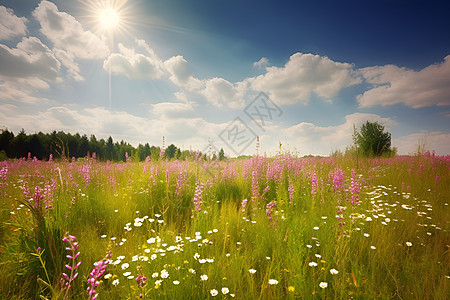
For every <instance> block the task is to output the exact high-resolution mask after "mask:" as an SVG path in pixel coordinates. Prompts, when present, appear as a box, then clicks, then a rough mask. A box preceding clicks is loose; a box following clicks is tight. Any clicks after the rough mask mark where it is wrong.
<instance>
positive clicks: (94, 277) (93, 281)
mask: <svg viewBox="0 0 450 300" xmlns="http://www.w3.org/2000/svg"><path fill="white" fill-rule="evenodd" d="M110 262H111V261H110V260H109V259H102V260H100V261H98V262H95V263H94V269H93V270H92V272H91V273H90V274H89V275H90V278H89V279H88V284H89V285H90V286H89V287H88V288H87V289H86V292H87V293H88V295H89V298H88V299H96V298H97V297H98V294H97V293H96V291H95V290H94V288H96V287H97V286H98V285H99V284H100V281H98V279H99V278H100V277H101V276H102V275H103V273H104V272H105V269H106V267H107V266H108V264H109V263H110Z"/></svg>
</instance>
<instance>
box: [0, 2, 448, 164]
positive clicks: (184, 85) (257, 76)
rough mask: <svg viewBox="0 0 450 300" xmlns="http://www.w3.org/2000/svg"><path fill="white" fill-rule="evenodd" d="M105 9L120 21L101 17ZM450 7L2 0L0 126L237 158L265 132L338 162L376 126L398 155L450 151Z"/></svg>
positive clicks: (270, 143)
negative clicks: (357, 135) (104, 22)
mask: <svg viewBox="0 0 450 300" xmlns="http://www.w3.org/2000/svg"><path fill="white" fill-rule="evenodd" d="M107 7H112V8H113V10H114V11H117V14H118V16H119V17H118V18H119V22H118V24H117V26H115V27H114V28H109V29H108V28H105V27H103V26H101V24H100V23H101V22H100V21H99V15H100V14H101V11H102V10H103V9H105V8H107ZM448 11H450V4H449V3H448V2H445V1H279V2H276V1H204V0H197V1H194V0H164V1H162V0H154V1H143V0H141V1H137V0H128V1H126V0H116V1H96V0H93V1H87V0H79V1H67V0H60V1H5V0H0V66H1V67H0V126H1V128H8V129H9V130H13V131H15V132H16V133H17V132H18V131H19V130H20V129H21V128H24V129H25V130H26V131H27V132H28V133H34V132H38V131H43V132H51V131H53V130H64V131H68V132H72V133H75V132H79V133H81V134H87V135H88V136H89V135H90V134H95V135H96V136H97V137H98V138H107V137H108V136H112V137H113V138H114V140H122V139H123V140H125V141H128V142H130V143H132V144H133V145H135V146H136V145H137V144H139V143H146V142H148V143H150V144H151V145H161V144H162V137H163V136H165V139H166V145H167V144H170V143H174V144H176V145H177V146H179V147H181V148H183V149H200V150H204V149H205V148H207V146H208V140H210V141H212V144H213V147H215V148H217V149H220V148H221V147H223V148H224V149H225V151H226V153H228V154H230V155H232V156H235V155H239V154H253V153H254V152H255V144H256V143H255V137H256V136H259V137H260V144H261V148H260V153H264V152H265V153H267V154H269V155H273V154H275V153H276V152H277V151H278V150H279V145H280V143H281V144H282V148H283V150H285V151H292V152H297V153H298V154H300V155H305V154H320V155H328V154H330V152H331V151H334V150H337V149H341V150H344V149H345V147H346V146H347V145H350V144H351V135H352V132H353V125H356V126H360V125H361V124H362V123H363V122H365V121H366V120H369V121H378V122H380V123H382V124H383V125H385V126H386V128H387V129H388V130H389V131H390V132H391V133H392V144H393V146H395V147H397V148H398V150H399V153H401V154H407V153H412V152H414V151H416V149H417V147H418V145H419V144H420V145H421V146H425V147H426V148H427V149H429V150H436V152H437V153H438V154H450V126H449V124H450V122H449V121H450V107H449V106H450V39H449V38H448V31H449V29H450V20H449V18H448V16H447V15H446V14H447V13H448ZM109 73H111V81H109ZM110 83H111V86H110V85H109V84H110ZM109 87H111V92H109ZM237 118H238V119H237ZM247 141H248V142H247Z"/></svg>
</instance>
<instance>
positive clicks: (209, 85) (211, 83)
mask: <svg viewBox="0 0 450 300" xmlns="http://www.w3.org/2000/svg"><path fill="white" fill-rule="evenodd" d="M245 91H246V84H245V83H244V82H238V83H234V84H233V83H231V82H229V81H227V80H225V79H223V78H217V77H215V78H212V79H208V80H206V81H205V88H204V89H203V90H202V91H201V93H202V94H203V95H204V96H205V97H206V99H207V100H208V101H209V102H211V103H212V104H213V105H215V106H217V107H223V104H226V105H227V106H229V107H230V108H233V109H240V108H243V107H244V106H245V101H244V98H243V96H244V93H245Z"/></svg>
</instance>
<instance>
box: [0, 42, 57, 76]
mask: <svg viewBox="0 0 450 300" xmlns="http://www.w3.org/2000/svg"><path fill="white" fill-rule="evenodd" d="M0 61H1V62H2V68H1V69H0V76H2V77H7V78H24V77H39V78H44V79H46V80H55V79H56V77H57V75H58V72H59V69H60V67H61V64H60V62H59V61H58V60H57V59H56V57H55V55H54V54H53V52H52V51H51V50H50V49H49V48H48V47H47V46H46V45H44V44H43V43H42V42H41V41H40V40H39V39H38V38H36V37H24V38H23V39H22V41H21V42H19V43H18V44H17V46H16V48H14V49H10V48H8V47H7V46H5V45H2V44H0Z"/></svg>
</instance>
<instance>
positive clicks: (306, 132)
mask: <svg viewBox="0 0 450 300" xmlns="http://www.w3.org/2000/svg"><path fill="white" fill-rule="evenodd" d="M366 121H370V122H378V123H380V124H383V125H385V127H386V129H387V130H389V126H392V125H395V124H396V123H395V122H394V121H393V120H392V119H390V118H383V117H381V116H379V115H376V114H367V113H353V114H350V115H347V116H345V122H344V123H342V124H339V125H335V126H318V125H315V124H313V123H307V122H301V123H299V124H296V125H294V126H291V127H289V128H287V129H284V130H283V129H281V128H280V129H279V131H282V132H283V131H284V134H285V135H286V136H287V137H288V138H290V139H291V140H293V141H294V142H295V143H296V144H297V145H298V146H299V147H300V149H308V150H309V151H311V149H316V150H318V149H328V150H329V151H332V150H337V149H344V148H345V147H346V146H349V145H351V144H352V134H353V125H355V126H356V128H360V127H361V125H362V124H363V123H365V122H366ZM306 153H307V152H306ZM310 153H311V152H310ZM319 154H322V155H323V154H329V153H323V152H322V153H319Z"/></svg>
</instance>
